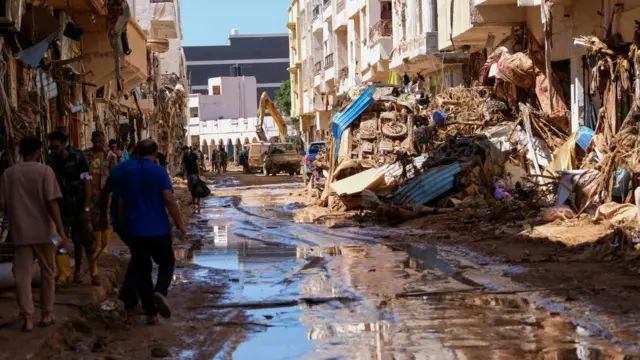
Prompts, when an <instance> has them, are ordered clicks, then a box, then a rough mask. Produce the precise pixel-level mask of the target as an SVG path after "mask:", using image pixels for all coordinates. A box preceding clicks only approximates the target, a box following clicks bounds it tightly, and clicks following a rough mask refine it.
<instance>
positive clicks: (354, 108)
mask: <svg viewBox="0 0 640 360" xmlns="http://www.w3.org/2000/svg"><path fill="white" fill-rule="evenodd" d="M375 90H376V88H375V87H373V86H371V87H369V88H368V89H367V90H365V91H364V92H363V93H362V94H361V95H360V96H358V98H357V99H356V100H355V101H354V102H352V103H351V104H350V105H349V106H348V107H347V108H346V109H345V110H344V111H343V112H341V113H337V114H335V115H334V116H333V122H332V123H331V133H332V134H333V138H334V139H336V148H335V156H336V158H337V157H338V148H339V144H340V138H341V137H342V133H343V132H344V130H345V129H346V128H347V127H348V126H349V125H351V123H352V122H353V120H355V119H357V118H358V116H360V114H362V112H363V111H365V109H366V108H368V107H369V105H371V103H372V102H373V97H372V96H373V93H374V92H375Z"/></svg>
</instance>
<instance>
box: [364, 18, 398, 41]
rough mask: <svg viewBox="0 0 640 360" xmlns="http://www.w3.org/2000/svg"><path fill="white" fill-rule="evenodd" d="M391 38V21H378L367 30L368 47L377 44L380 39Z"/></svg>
mask: <svg viewBox="0 0 640 360" xmlns="http://www.w3.org/2000/svg"><path fill="white" fill-rule="evenodd" d="M392 37H393V23H392V21H391V20H379V21H378V22H377V23H375V25H373V26H372V27H371V29H369V46H372V45H374V44H376V43H377V42H379V41H380V40H381V39H390V38H392Z"/></svg>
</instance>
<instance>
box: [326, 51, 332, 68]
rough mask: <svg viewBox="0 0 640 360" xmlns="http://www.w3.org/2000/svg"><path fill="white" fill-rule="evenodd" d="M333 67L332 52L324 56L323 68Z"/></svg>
mask: <svg viewBox="0 0 640 360" xmlns="http://www.w3.org/2000/svg"><path fill="white" fill-rule="evenodd" d="M332 67H333V54H329V55H327V56H325V57H324V69H325V70H327V69H331V68H332Z"/></svg>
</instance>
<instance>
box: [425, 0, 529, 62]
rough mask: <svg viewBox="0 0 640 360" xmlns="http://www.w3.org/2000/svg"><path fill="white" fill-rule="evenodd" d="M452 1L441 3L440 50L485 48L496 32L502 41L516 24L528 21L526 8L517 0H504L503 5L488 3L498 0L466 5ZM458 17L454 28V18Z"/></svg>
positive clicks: (496, 41)
mask: <svg viewBox="0 0 640 360" xmlns="http://www.w3.org/2000/svg"><path fill="white" fill-rule="evenodd" d="M452 1H454V0H442V1H438V2H437V6H438V46H439V47H440V50H442V51H444V50H452V49H454V45H455V48H461V47H463V46H469V47H470V49H469V51H470V52H473V51H477V50H480V49H483V48H484V46H485V44H486V42H487V36H488V35H489V34H492V35H494V36H495V43H499V42H500V41H502V40H503V39H504V38H505V37H507V36H508V35H510V34H511V29H512V28H513V27H514V26H520V25H522V24H523V23H526V8H525V7H518V6H517V5H514V4H513V1H501V4H500V5H488V3H496V1H497V0H496V1H491V2H489V1H484V2H481V5H482V6H475V3H477V2H475V1H474V2H471V3H468V4H467V3H465V5H466V6H454V7H453V14H452V13H451V10H452V5H451V4H452ZM451 18H453V19H456V21H454V23H453V28H452V26H451V25H445V24H451V23H450V19H451Z"/></svg>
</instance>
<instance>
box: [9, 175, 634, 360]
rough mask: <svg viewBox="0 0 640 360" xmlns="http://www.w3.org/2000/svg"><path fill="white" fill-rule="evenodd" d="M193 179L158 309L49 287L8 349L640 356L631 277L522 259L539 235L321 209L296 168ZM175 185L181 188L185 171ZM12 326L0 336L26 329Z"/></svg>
mask: <svg viewBox="0 0 640 360" xmlns="http://www.w3.org/2000/svg"><path fill="white" fill-rule="evenodd" d="M207 182H208V184H209V186H210V187H211V189H212V191H213V192H212V196H210V197H208V198H207V199H206V200H205V202H204V203H203V206H202V209H201V211H200V212H199V213H192V210H191V208H189V207H188V206H187V205H183V212H184V215H185V217H187V218H188V219H189V230H190V231H189V232H190V236H191V239H190V240H191V243H187V244H181V243H179V242H177V241H176V242H175V243H174V244H175V246H174V249H175V253H176V258H177V268H176V272H175V275H174V279H173V280H174V281H173V285H172V287H171V290H170V293H169V297H168V300H169V302H170V304H171V307H172V313H173V315H172V318H171V319H169V320H163V321H161V323H160V324H159V325H157V326H146V325H145V323H144V316H143V314H141V313H137V312H134V313H126V312H125V311H124V310H123V308H122V303H121V301H119V300H118V299H117V294H116V293H117V292H116V293H114V294H112V295H109V296H108V297H107V298H106V300H105V299H104V297H99V296H96V295H95V294H94V295H92V297H91V298H92V299H93V300H91V301H89V303H87V304H70V303H67V302H66V300H64V299H65V298H64V297H63V298H62V299H63V300H60V301H61V302H60V303H59V304H58V305H57V306H58V308H59V310H58V315H59V316H60V318H59V319H60V321H59V325H56V326H57V328H56V329H55V330H52V332H51V334H50V335H51V336H50V337H46V340H43V341H44V342H43V343H42V345H38V346H37V347H35V346H34V348H33V349H31V350H29V355H28V356H22V354H24V353H26V350H24V349H23V348H20V347H18V346H17V344H19V342H15V343H12V344H15V347H16V349H15V350H16V351H13V350H11V351H8V352H7V353H6V355H7V356H13V355H16V354H21V355H20V356H13V358H23V357H30V358H35V359H59V358H65V359H150V358H170V359H185V360H186V359H256V358H259V359H274V360H276V359H560V360H564V359H580V360H586V359H640V357H638V354H640V349H639V348H638V344H639V343H640V342H639V341H638V338H639V336H638V333H637V331H636V330H635V329H637V328H638V324H640V321H639V319H640V318H639V317H638V311H636V310H635V305H634V304H636V303H637V301H636V300H637V299H638V298H640V297H639V296H638V294H637V287H636V286H635V285H633V284H634V283H635V277H633V276H628V277H625V276H624V275H623V274H622V275H621V274H619V273H617V272H616V270H615V269H609V268H606V267H605V265H604V264H596V263H590V262H578V261H573V262H566V263H565V262H546V261H545V262H536V261H535V258H536V257H540V256H541V255H540V254H541V252H542V251H543V250H544V246H542V245H538V246H536V247H534V246H528V249H531V255H530V256H531V257H532V258H533V259H534V261H531V262H517V261H514V260H512V259H509V258H508V257H505V256H497V255H496V254H497V253H496V252H495V251H494V252H493V253H492V252H491V251H488V249H490V248H494V249H496V248H500V249H503V250H504V251H505V252H508V251H510V249H512V248H515V247H516V245H514V244H513V243H511V242H504V243H498V242H497V241H498V240H496V238H495V237H492V238H491V239H492V240H491V239H490V240H483V241H470V240H469V237H466V235H465V234H467V235H468V234H473V233H474V231H473V229H472V228H468V227H465V225H464V224H463V223H462V222H460V221H459V220H457V221H458V224H457V226H453V225H451V224H450V223H447V222H446V221H444V220H443V219H440V218H437V217H427V218H426V220H427V225H419V224H418V223H417V222H409V223H406V224H403V225H401V226H398V227H388V226H383V225H381V224H377V223H376V222H375V221H372V219H371V218H367V217H366V216H360V215H359V214H347V215H349V216H335V215H336V214H328V213H326V212H325V211H326V209H325V210H323V209H321V208H316V207H313V206H310V205H307V204H306V202H305V201H306V200H307V199H306V196H305V195H304V189H303V184H302V183H301V181H300V180H299V179H297V178H295V177H294V178H292V177H288V176H277V177H268V178H265V177H262V176H260V175H240V174H238V173H228V174H225V175H219V176H216V177H209V178H208V179H207ZM176 188H177V189H178V193H182V197H183V198H182V200H186V199H185V197H186V193H185V192H184V189H183V184H180V183H179V181H178V183H177V184H176ZM183 203H184V204H186V201H183ZM343 215H344V214H343ZM458 216H459V215H458ZM473 226H476V225H473ZM476 232H477V231H476ZM443 233H446V234H447V235H446V236H444V235H443ZM492 244H493V245H495V244H499V246H493V245H492ZM492 246H493V247H492ZM522 247H523V245H520V248H521V249H522ZM536 249H537V250H536ZM126 253H127V249H126V247H124V246H116V245H114V247H113V248H112V250H111V254H113V255H118V256H119V257H121V258H125V259H126ZM113 259H114V261H115V259H116V256H114V257H113ZM103 265H104V264H103ZM113 266H117V265H113ZM545 267H547V268H545ZM120 272H121V270H120ZM549 274H551V275H549ZM580 276H582V277H580ZM591 279H592V282H590V281H591ZM114 281H115V280H114ZM593 283H596V284H598V287H594V286H593ZM607 287H609V288H607ZM83 289H84V287H83ZM86 289H89V287H87V288H86ZM97 299H98V300H97ZM621 299H622V300H625V302H621ZM96 300H97V301H96ZM63 301H64V302H63ZM11 329H12V328H6V329H4V330H6V331H4V332H0V337H1V336H5V337H8V336H9V335H11V336H21V338H22V339H23V341H31V340H29V339H30V338H29V337H27V336H28V335H15V331H13V332H10V331H11ZM34 334H36V333H34ZM38 334H39V333H38ZM36 335H37V334H36ZM38 344H40V343H38ZM11 346H14V345H11ZM19 351H22V352H19ZM12 354H13V355H12ZM3 356H4V355H2V354H0V358H10V357H3Z"/></svg>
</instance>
